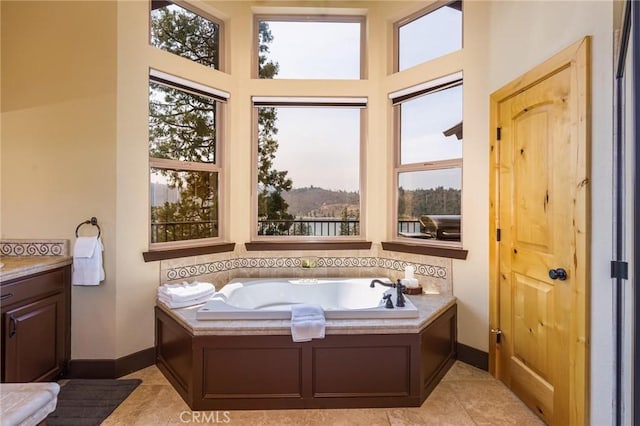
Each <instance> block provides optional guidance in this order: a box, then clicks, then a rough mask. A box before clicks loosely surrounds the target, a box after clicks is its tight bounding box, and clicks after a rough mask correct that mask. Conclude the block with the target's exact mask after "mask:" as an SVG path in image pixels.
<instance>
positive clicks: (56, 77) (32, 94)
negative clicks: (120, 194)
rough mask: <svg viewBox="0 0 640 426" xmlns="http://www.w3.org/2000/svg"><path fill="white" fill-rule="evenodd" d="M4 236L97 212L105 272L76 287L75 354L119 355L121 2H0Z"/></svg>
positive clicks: (64, 228) (30, 233)
mask: <svg viewBox="0 0 640 426" xmlns="http://www.w3.org/2000/svg"><path fill="white" fill-rule="evenodd" d="M1 7H2V134H1V136H2V237H4V238H69V239H72V237H73V231H74V230H75V227H76V225H77V224H78V223H79V222H81V221H83V220H86V219H87V218H89V217H91V216H96V217H97V218H98V220H99V223H100V226H101V227H102V232H103V240H104V244H105V246H106V250H105V253H104V259H105V270H106V276H107V280H106V282H105V283H104V285H102V286H100V287H96V288H82V287H79V288H77V287H76V288H74V289H73V293H72V297H73V304H72V305H73V309H72V311H73V312H72V334H73V341H72V353H73V356H74V357H76V358H93V357H96V358H112V357H114V356H115V355H116V353H115V342H116V338H117V336H116V333H115V331H116V330H115V321H116V319H115V315H114V313H115V293H116V280H115V270H116V263H115V253H116V246H115V225H116V223H115V219H116V217H115V201H116V187H115V179H116V156H115V155H116V149H115V148H116V147H115V143H114V142H115V136H116V121H115V114H116V74H115V71H116V62H115V59H116V39H115V25H116V7H115V4H114V3H107V2H59V3H55V4H53V3H47V2H13V1H2V4H1Z"/></svg>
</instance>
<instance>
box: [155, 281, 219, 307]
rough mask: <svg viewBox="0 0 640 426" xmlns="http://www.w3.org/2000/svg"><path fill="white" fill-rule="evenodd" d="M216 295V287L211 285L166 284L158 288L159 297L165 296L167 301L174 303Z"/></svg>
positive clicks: (195, 282)
mask: <svg viewBox="0 0 640 426" xmlns="http://www.w3.org/2000/svg"><path fill="white" fill-rule="evenodd" d="M214 293H215V287H214V286H213V284H211V283H205V282H197V281H194V282H193V283H187V282H186V281H185V282H183V283H181V284H164V285H162V286H160V287H159V288H158V297H159V296H164V297H165V299H166V300H170V301H172V302H178V303H179V302H187V301H190V300H195V299H199V298H202V297H204V296H207V297H209V296H212V295H213V294H214Z"/></svg>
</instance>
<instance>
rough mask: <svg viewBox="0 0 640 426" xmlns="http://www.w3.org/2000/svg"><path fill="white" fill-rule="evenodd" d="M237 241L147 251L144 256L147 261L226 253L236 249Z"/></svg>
mask: <svg viewBox="0 0 640 426" xmlns="http://www.w3.org/2000/svg"><path fill="white" fill-rule="evenodd" d="M235 247H236V243H219V244H211V245H207V246H200V247H184V248H175V249H169V250H154V251H145V252H143V253H142V257H143V258H144V261H145V262H153V261H156V260H167V259H175V258H178V257H189V256H199V255H203V254H212V253H224V252H230V251H233V250H235Z"/></svg>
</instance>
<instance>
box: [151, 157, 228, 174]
mask: <svg viewBox="0 0 640 426" xmlns="http://www.w3.org/2000/svg"><path fill="white" fill-rule="evenodd" d="M149 165H150V166H151V167H153V168H156V169H169V170H190V171H204V172H219V171H220V166H218V165H217V164H211V163H196V162H193V161H180V160H171V159H168V158H154V157H149Z"/></svg>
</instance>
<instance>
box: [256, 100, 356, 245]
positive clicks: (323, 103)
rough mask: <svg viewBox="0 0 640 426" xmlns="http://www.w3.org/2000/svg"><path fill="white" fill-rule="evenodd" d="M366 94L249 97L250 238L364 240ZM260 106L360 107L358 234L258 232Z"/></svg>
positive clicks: (301, 240) (267, 239) (275, 239)
mask: <svg viewBox="0 0 640 426" xmlns="http://www.w3.org/2000/svg"><path fill="white" fill-rule="evenodd" d="M367 101H368V100H367V98H366V97H278V96H253V97H252V98H251V103H252V110H253V112H252V141H253V143H252V163H251V164H252V179H251V188H252V190H251V197H252V200H251V209H252V214H251V238H252V241H261V242H264V241H270V242H336V241H361V240H365V239H366V237H365V231H366V226H365V225H366V212H365V210H364V206H365V205H366V203H365V178H366V166H365V160H366V150H365V147H366V143H365V135H366V131H365V130H366V119H367V116H366V111H367ZM260 107H328V108H330V107H336V108H340V107H343V108H344V107H351V108H360V141H359V168H360V169H359V180H360V182H359V191H360V192H359V193H360V219H359V225H358V226H359V231H360V233H359V235H349V236H299V235H258V108H260Z"/></svg>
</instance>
